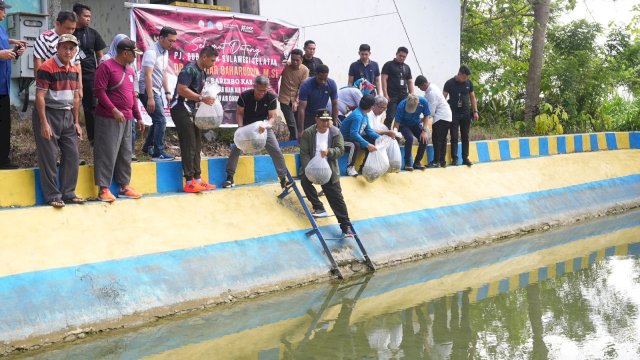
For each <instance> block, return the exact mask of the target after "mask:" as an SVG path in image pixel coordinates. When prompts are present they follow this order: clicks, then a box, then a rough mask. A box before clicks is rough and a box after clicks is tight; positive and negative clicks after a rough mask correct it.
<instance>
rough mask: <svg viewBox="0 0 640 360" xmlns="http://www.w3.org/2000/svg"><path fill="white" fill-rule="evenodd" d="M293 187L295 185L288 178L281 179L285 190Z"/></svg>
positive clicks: (281, 184)
mask: <svg viewBox="0 0 640 360" xmlns="http://www.w3.org/2000/svg"><path fill="white" fill-rule="evenodd" d="M291 185H293V183H292V182H291V181H289V180H287V178H286V177H282V178H280V187H281V188H283V189H285V188H288V187H290V186H291Z"/></svg>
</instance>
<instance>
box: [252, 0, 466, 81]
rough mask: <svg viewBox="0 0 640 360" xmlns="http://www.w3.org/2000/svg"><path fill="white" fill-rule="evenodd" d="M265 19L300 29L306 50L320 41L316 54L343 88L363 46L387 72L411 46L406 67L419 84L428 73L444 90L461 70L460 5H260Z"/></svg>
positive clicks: (269, 1)
mask: <svg viewBox="0 0 640 360" xmlns="http://www.w3.org/2000/svg"><path fill="white" fill-rule="evenodd" d="M396 6H397V8H396ZM260 15H262V16H267V17H275V18H279V19H282V20H285V21H288V22H290V23H292V24H296V25H298V26H300V28H301V33H300V40H299V46H300V48H302V45H303V44H304V42H305V41H306V40H314V41H315V42H316V45H317V50H316V55H317V56H318V57H319V58H320V59H322V61H323V62H324V63H325V64H327V65H328V66H329V69H330V73H329V76H330V77H331V78H333V79H334V80H336V81H337V83H338V86H345V85H346V84H347V80H348V70H349V65H350V64H351V63H352V62H354V61H356V60H358V47H359V46H360V44H362V43H367V44H369V45H371V59H372V60H374V61H376V62H378V63H379V64H380V67H381V68H382V65H383V64H384V63H385V62H387V61H389V60H391V59H393V58H394V57H395V53H396V49H397V48H398V47H399V46H405V47H407V48H408V49H409V51H410V54H409V56H408V58H407V61H406V63H407V64H408V65H409V66H410V67H411V71H412V74H413V77H414V79H415V77H416V76H418V75H420V74H423V75H425V76H426V77H427V78H428V79H429V80H430V81H432V82H433V83H434V84H437V85H438V86H440V87H442V86H443V85H444V82H445V81H446V80H447V79H449V78H451V76H453V75H454V74H455V73H456V72H457V70H458V66H459V62H460V26H459V23H460V2H459V1H457V0H456V1H451V0H448V1H441V0H407V1H387V0H360V1H343V0H325V1H312V2H309V1H288V0H260ZM403 23H404V26H405V28H406V31H405V28H403ZM418 92H420V91H419V90H418Z"/></svg>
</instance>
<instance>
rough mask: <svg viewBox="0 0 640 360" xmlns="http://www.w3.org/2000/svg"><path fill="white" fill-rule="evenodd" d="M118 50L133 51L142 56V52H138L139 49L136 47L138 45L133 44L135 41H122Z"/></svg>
mask: <svg viewBox="0 0 640 360" xmlns="http://www.w3.org/2000/svg"><path fill="white" fill-rule="evenodd" d="M117 48H118V50H131V51H133V52H134V53H136V54H138V55H140V54H142V51H140V50H138V48H137V47H136V43H135V42H133V40H129V39H122V40H120V42H119V43H118V46H117Z"/></svg>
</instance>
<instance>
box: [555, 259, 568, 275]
mask: <svg viewBox="0 0 640 360" xmlns="http://www.w3.org/2000/svg"><path fill="white" fill-rule="evenodd" d="M565 272H566V271H565V265H564V262H559V263H556V276H561V275H562V274H564V273H565Z"/></svg>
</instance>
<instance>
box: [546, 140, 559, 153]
mask: <svg viewBox="0 0 640 360" xmlns="http://www.w3.org/2000/svg"><path fill="white" fill-rule="evenodd" d="M548 139H549V142H548V143H549V155H556V154H557V153H558V137H557V136H549V137H548Z"/></svg>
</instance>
